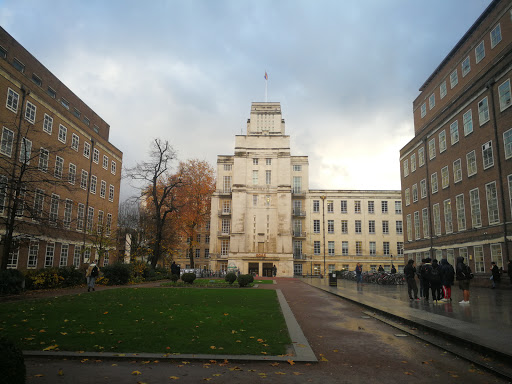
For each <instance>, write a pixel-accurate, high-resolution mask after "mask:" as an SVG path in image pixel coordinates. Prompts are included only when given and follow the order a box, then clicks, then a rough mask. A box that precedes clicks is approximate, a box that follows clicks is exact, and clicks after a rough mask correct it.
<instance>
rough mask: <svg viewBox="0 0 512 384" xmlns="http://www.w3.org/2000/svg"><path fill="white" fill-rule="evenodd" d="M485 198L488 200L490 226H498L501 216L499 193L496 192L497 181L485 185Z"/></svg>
mask: <svg viewBox="0 0 512 384" xmlns="http://www.w3.org/2000/svg"><path fill="white" fill-rule="evenodd" d="M485 196H486V199H487V214H488V216H489V224H490V225H491V224H498V223H499V222H500V214H499V210H498V191H497V190H496V182H495V181H493V182H492V183H489V184H486V185H485Z"/></svg>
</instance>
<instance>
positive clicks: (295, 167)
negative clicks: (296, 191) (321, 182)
mask: <svg viewBox="0 0 512 384" xmlns="http://www.w3.org/2000/svg"><path fill="white" fill-rule="evenodd" d="M293 171H294V172H301V171H302V165H297V164H294V165H293Z"/></svg>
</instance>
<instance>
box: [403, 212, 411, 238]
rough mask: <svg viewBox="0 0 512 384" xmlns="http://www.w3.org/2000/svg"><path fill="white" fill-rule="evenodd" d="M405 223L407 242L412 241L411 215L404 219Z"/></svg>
mask: <svg viewBox="0 0 512 384" xmlns="http://www.w3.org/2000/svg"><path fill="white" fill-rule="evenodd" d="M405 223H406V226H407V227H406V230H407V240H408V241H412V219H411V215H410V214H408V215H407V217H406V219H405Z"/></svg>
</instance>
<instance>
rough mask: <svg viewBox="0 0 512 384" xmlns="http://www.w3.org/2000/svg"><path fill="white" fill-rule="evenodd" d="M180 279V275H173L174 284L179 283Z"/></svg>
mask: <svg viewBox="0 0 512 384" xmlns="http://www.w3.org/2000/svg"><path fill="white" fill-rule="evenodd" d="M179 278H180V277H179V276H178V275H175V274H174V273H173V274H172V275H171V281H172V282H173V283H175V282H177V281H178V279H179Z"/></svg>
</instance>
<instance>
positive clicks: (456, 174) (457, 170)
mask: <svg viewBox="0 0 512 384" xmlns="http://www.w3.org/2000/svg"><path fill="white" fill-rule="evenodd" d="M461 181H462V163H461V160H460V159H457V160H455V161H454V162H453V182H454V183H459V182H461Z"/></svg>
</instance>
